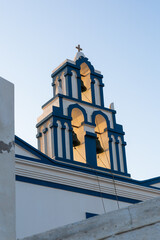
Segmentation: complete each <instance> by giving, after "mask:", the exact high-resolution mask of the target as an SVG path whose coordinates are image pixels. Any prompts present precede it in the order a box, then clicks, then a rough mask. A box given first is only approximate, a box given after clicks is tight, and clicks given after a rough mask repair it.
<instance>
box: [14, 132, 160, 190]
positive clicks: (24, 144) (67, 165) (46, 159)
mask: <svg viewBox="0 0 160 240" xmlns="http://www.w3.org/2000/svg"><path fill="white" fill-rule="evenodd" d="M15 143H16V144H18V145H19V146H21V147H22V148H24V149H26V150H27V151H29V152H30V153H32V154H34V155H35V156H36V157H38V158H40V159H41V160H38V159H36V158H30V157H25V156H22V155H17V154H16V157H17V158H22V159H27V158H28V159H27V160H29V161H34V162H40V163H44V164H47V165H52V166H58V167H62V168H66V169H71V170H75V171H78V172H84V173H88V174H91V175H95V176H100V177H105V178H109V179H113V176H112V174H111V173H110V172H109V170H107V169H104V168H100V167H98V168H97V169H92V168H90V167H88V166H87V165H86V164H83V166H82V164H79V163H78V162H76V163H75V165H73V164H74V161H71V162H70V163H72V165H71V164H70V163H69V161H67V160H65V161H62V160H61V161H60V162H58V161H56V160H54V159H51V158H50V157H48V156H47V155H45V154H44V153H42V152H40V151H39V150H38V149H36V148H34V147H33V146H31V145H30V144H28V143H27V142H25V141H24V140H22V139H21V138H19V137H17V136H15ZM98 170H99V171H98ZM113 173H116V174H119V175H121V176H117V175H114V179H115V180H117V181H122V182H127V183H131V184H135V185H139V186H144V187H148V188H150V189H156V190H159V192H160V188H158V187H154V186H150V185H151V184H155V183H159V182H160V177H157V178H153V179H148V180H144V181H138V180H135V179H132V178H126V177H125V176H130V175H129V174H128V175H126V174H123V175H122V172H120V173H119V172H116V171H115V172H114V171H113Z"/></svg>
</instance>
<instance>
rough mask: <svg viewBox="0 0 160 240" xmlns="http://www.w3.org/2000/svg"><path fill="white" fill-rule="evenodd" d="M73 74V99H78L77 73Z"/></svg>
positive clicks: (73, 72)
mask: <svg viewBox="0 0 160 240" xmlns="http://www.w3.org/2000/svg"><path fill="white" fill-rule="evenodd" d="M71 72H72V77H71V81H72V97H73V98H78V85H77V74H76V72H75V71H71Z"/></svg>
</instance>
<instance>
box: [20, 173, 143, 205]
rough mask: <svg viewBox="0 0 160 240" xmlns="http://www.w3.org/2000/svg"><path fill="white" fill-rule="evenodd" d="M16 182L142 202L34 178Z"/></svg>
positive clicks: (21, 177)
mask: <svg viewBox="0 0 160 240" xmlns="http://www.w3.org/2000/svg"><path fill="white" fill-rule="evenodd" d="M16 181H20V182H26V183H30V184H35V185H40V186H44V187H50V188H56V189H62V190H66V191H70V192H76V193H81V194H86V195H91V196H96V197H103V198H107V199H112V200H118V201H121V202H127V203H132V204H134V203H139V202H141V201H140V200H135V199H131V198H126V197H121V196H115V195H111V194H107V193H100V192H97V191H92V190H87V189H82V188H77V187H72V186H68V185H63V184H59V183H53V182H48V181H44V180H39V179H34V178H28V177H23V176H19V175H16ZM117 198H118V199H117Z"/></svg>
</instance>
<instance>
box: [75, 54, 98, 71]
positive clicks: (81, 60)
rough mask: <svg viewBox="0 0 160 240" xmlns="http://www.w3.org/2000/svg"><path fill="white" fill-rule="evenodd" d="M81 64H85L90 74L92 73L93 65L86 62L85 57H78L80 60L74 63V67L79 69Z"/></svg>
mask: <svg viewBox="0 0 160 240" xmlns="http://www.w3.org/2000/svg"><path fill="white" fill-rule="evenodd" d="M82 63H86V65H87V66H88V68H89V69H90V71H91V73H94V67H93V65H92V64H91V62H90V61H88V58H86V57H80V58H79V59H78V60H77V61H76V66H77V67H78V68H80V65H81V64H82Z"/></svg>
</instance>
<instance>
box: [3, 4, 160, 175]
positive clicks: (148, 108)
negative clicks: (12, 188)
mask: <svg viewBox="0 0 160 240" xmlns="http://www.w3.org/2000/svg"><path fill="white" fill-rule="evenodd" d="M77 44H81V47H82V48H83V52H84V54H85V55H86V56H87V57H88V58H89V60H90V61H91V63H92V64H93V66H94V67H95V69H97V70H100V71H101V72H102V74H103V76H104V83H105V88H104V94H105V105H106V107H108V106H109V104H110V103H111V102H114V104H115V108H116V111H117V123H119V124H122V125H123V128H124V131H125V133H126V135H125V140H126V142H127V146H126V154H127V162H128V170H129V172H130V173H131V175H132V177H133V178H135V179H146V178H151V177H156V176H159V175H160V164H159V162H160V154H159V151H160V124H159V123H160V1H159V0H157V1H156V0H154V1H153V0H81V1H78V0H34V1H33V0H25V1H24V0H14V1H13V0H0V76H1V77H4V78H6V79H7V80H9V81H11V82H13V83H14V84H15V132H16V135H18V136H19V137H21V138H22V139H24V140H25V141H27V142H28V143H30V144H31V145H33V146H35V147H36V146H37V142H36V137H35V135H36V128H35V125H36V120H37V117H38V116H39V115H41V113H42V109H41V106H42V105H43V104H44V103H45V102H46V101H48V100H49V99H50V98H51V97H52V87H51V77H50V75H51V72H52V70H53V69H54V68H55V67H57V66H58V65H59V64H60V63H61V62H63V61H64V60H65V59H66V58H68V59H73V58H74V55H75V54H76V49H75V46H76V45H77ZM0 114H3V113H0Z"/></svg>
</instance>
